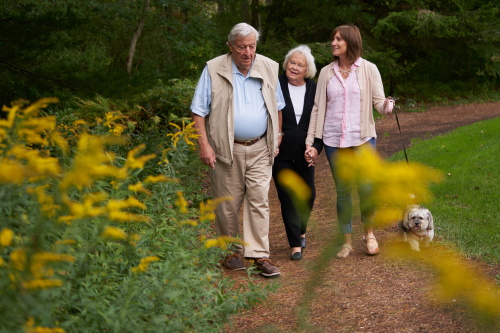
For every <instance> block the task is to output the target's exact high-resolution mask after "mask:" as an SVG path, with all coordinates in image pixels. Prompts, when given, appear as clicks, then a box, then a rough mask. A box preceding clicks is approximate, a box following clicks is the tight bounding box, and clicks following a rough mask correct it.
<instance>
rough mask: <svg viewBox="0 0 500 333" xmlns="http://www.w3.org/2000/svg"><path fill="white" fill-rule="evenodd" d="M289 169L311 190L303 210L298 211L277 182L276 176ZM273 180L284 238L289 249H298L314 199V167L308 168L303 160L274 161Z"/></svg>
mask: <svg viewBox="0 0 500 333" xmlns="http://www.w3.org/2000/svg"><path fill="white" fill-rule="evenodd" d="M284 169H291V170H293V171H295V172H296V173H297V174H298V175H299V176H300V177H301V178H302V179H303V180H304V181H305V183H306V184H307V185H308V186H309V188H310V189H311V194H312V195H311V198H310V199H309V201H308V202H307V203H306V205H303V206H305V208H304V209H299V207H296V205H295V204H294V201H293V199H292V197H291V196H290V195H289V193H288V192H287V190H286V189H285V188H284V187H283V186H281V185H280V184H279V182H278V174H279V172H280V171H281V170H284ZM273 179H274V183H275V185H276V190H277V191H278V198H279V200H280V203H281V217H282V218H283V223H284V224H285V231H286V236H287V238H288V243H289V244H290V247H300V245H301V242H300V235H302V234H305V233H306V229H307V223H308V221H309V217H310V216H311V211H312V208H313V205H314V199H315V198H316V187H315V186H314V166H311V167H308V166H307V162H306V161H305V160H284V161H280V160H275V161H274V165H273Z"/></svg>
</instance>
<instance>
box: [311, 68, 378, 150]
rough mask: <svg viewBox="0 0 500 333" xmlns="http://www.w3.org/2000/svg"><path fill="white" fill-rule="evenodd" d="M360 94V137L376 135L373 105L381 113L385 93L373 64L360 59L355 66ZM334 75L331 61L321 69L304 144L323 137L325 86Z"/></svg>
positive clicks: (374, 136)
mask: <svg viewBox="0 0 500 333" xmlns="http://www.w3.org/2000/svg"><path fill="white" fill-rule="evenodd" d="M355 71H356V75H357V76H358V84H359V90H360V96H361V110H360V112H361V137H362V138H365V137H373V138H376V137H377V133H376V132H375V120H374V119H373V112H372V110H373V107H372V104H373V106H375V109H376V110H377V111H378V112H379V113H383V107H384V101H385V94H384V86H383V85H382V78H381V77H380V72H379V71H378V68H377V66H376V65H375V64H373V63H371V62H369V61H367V60H365V59H361V65H360V66H359V67H358V68H356V70H355ZM334 75H335V72H334V70H333V62H332V63H330V64H328V65H326V66H325V67H323V68H322V69H321V72H320V73H319V78H318V86H317V88H316V96H315V97H314V107H313V109H312V113H311V121H310V122H309V130H308V132H307V139H306V144H307V145H310V146H312V145H313V143H314V138H318V139H323V126H324V123H325V116H326V87H327V85H328V82H329V81H330V79H331V78H332V77H333V76H334Z"/></svg>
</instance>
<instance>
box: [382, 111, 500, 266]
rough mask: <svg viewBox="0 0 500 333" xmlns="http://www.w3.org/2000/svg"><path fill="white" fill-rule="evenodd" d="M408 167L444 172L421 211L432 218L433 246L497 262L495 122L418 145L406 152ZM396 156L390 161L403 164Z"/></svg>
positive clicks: (498, 125) (499, 199)
mask: <svg viewBox="0 0 500 333" xmlns="http://www.w3.org/2000/svg"><path fill="white" fill-rule="evenodd" d="M407 152H408V158H409V160H410V161H411V162H419V163H422V164H425V165H427V166H430V167H433V168H436V169H439V170H441V171H443V173H444V175H445V179H444V181H443V182H442V183H440V184H437V185H436V184H435V185H432V186H431V189H432V192H433V193H434V200H433V202H432V203H430V204H426V205H425V206H426V207H427V208H429V209H430V210H431V212H432V214H433V216H434V220H435V224H436V226H437V229H436V236H437V239H438V241H443V242H445V243H451V244H453V245H454V246H456V248H458V249H459V250H460V251H461V252H463V253H464V254H465V255H466V256H468V257H471V258H477V259H481V260H485V261H487V262H491V263H499V262H500V221H499V218H500V213H499V210H500V190H499V184H500V172H499V167H498V161H499V156H500V118H495V119H492V120H488V121H482V122H478V123H475V124H472V125H469V126H465V127H461V128H459V129H456V130H454V131H452V132H449V133H447V134H445V135H443V136H439V137H436V138H434V139H431V140H426V141H420V142H417V143H415V144H414V146H413V147H411V148H410V149H408V150H407ZM403 159H404V155H403V153H402V152H399V153H397V154H395V155H394V156H392V157H391V160H403Z"/></svg>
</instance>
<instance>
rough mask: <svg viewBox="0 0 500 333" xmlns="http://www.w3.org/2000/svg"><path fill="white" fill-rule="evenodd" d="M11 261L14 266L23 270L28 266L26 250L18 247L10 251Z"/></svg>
mask: <svg viewBox="0 0 500 333" xmlns="http://www.w3.org/2000/svg"><path fill="white" fill-rule="evenodd" d="M9 258H10V262H11V264H12V266H13V267H14V268H15V269H17V270H19V271H22V270H23V269H24V268H25V266H26V251H24V250H23V249H16V250H14V251H12V252H11V253H10V256H9Z"/></svg>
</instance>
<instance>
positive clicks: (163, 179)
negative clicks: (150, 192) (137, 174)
mask: <svg viewBox="0 0 500 333" xmlns="http://www.w3.org/2000/svg"><path fill="white" fill-rule="evenodd" d="M144 182H145V183H159V182H172V183H178V182H179V180H178V179H173V178H169V177H166V176H164V175H157V176H147V177H146V179H145V180H144Z"/></svg>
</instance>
